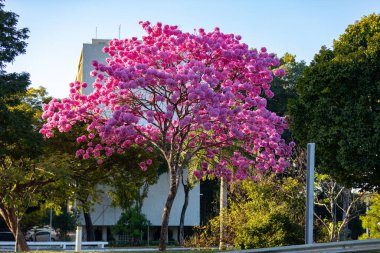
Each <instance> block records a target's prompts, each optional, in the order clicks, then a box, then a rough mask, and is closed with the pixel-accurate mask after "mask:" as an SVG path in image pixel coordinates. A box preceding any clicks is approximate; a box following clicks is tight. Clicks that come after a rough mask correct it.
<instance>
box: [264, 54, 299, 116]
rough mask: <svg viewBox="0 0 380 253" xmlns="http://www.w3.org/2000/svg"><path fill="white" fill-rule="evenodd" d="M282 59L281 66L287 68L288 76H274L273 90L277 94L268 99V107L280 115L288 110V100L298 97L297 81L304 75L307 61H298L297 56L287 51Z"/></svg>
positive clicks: (283, 114)
mask: <svg viewBox="0 0 380 253" xmlns="http://www.w3.org/2000/svg"><path fill="white" fill-rule="evenodd" d="M280 61H281V66H280V68H283V69H285V71H286V76H285V77H277V76H275V77H274V78H273V82H272V83H271V90H272V91H273V93H274V94H275V95H274V97H273V98H272V99H268V106H267V109H268V110H269V111H271V112H275V113H276V114H278V115H281V116H285V115H286V114H287V112H288V100H289V99H295V98H296V97H297V93H296V82H297V80H298V79H299V78H300V77H301V76H302V73H303V71H304V69H305V68H306V63H305V62H304V61H301V62H297V61H296V56H295V55H291V54H289V53H285V55H284V56H283V57H281V59H280Z"/></svg>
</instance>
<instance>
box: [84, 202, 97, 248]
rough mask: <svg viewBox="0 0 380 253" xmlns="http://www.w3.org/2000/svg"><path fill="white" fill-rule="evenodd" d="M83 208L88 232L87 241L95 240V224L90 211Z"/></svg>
mask: <svg viewBox="0 0 380 253" xmlns="http://www.w3.org/2000/svg"><path fill="white" fill-rule="evenodd" d="M82 209H83V217H84V221H85V223H86V234H87V241H88V242H93V241H95V231H94V225H93V224H92V219H91V215H90V212H89V211H86V210H85V209H84V208H82Z"/></svg>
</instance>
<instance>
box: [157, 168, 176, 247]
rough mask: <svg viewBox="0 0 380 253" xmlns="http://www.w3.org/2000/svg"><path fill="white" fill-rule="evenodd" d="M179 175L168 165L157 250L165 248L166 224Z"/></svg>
mask: <svg viewBox="0 0 380 253" xmlns="http://www.w3.org/2000/svg"><path fill="white" fill-rule="evenodd" d="M179 180H180V178H179V175H178V169H177V168H175V169H173V168H170V167H169V193H168V198H167V199H166V203H165V207H164V212H163V214H162V223H161V231H160V244H159V246H158V249H159V251H165V250H166V238H167V235H168V225H169V216H170V211H171V209H172V206H173V202H174V199H175V196H176V195H177V190H178V185H179Z"/></svg>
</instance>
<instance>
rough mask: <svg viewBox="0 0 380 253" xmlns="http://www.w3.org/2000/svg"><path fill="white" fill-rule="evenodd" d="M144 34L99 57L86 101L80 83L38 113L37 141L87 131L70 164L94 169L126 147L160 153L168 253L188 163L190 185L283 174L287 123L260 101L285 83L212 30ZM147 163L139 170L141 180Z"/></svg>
mask: <svg viewBox="0 0 380 253" xmlns="http://www.w3.org/2000/svg"><path fill="white" fill-rule="evenodd" d="M141 25H142V27H143V28H144V30H145V31H146V33H147V34H146V36H144V37H142V40H138V39H137V38H135V37H133V38H131V39H124V40H117V39H114V40H112V41H111V42H110V44H109V46H108V47H105V48H104V52H105V53H107V54H109V56H110V57H109V58H108V59H107V64H100V63H98V62H96V61H94V62H93V63H92V65H93V67H94V70H93V71H92V72H91V75H93V76H95V77H96V80H95V82H94V83H93V84H92V85H93V87H94V90H93V92H92V93H91V94H90V95H83V94H81V88H82V87H86V86H87V84H86V83H79V82H75V83H71V84H70V87H71V90H70V96H69V98H65V99H63V100H57V99H53V100H52V101H51V102H50V103H49V104H47V105H45V106H44V114H43V118H44V119H46V124H45V125H44V126H43V128H42V129H41V133H42V134H44V135H45V136H46V137H52V136H53V134H54V131H55V129H58V130H59V131H61V132H66V131H70V129H71V127H72V126H73V125H74V124H76V123H79V122H81V123H82V124H83V123H85V124H87V126H88V127H87V131H88V134H86V135H82V136H78V138H77V141H78V142H84V143H86V144H87V145H86V146H87V148H86V149H80V150H78V151H77V152H76V155H77V156H78V157H82V158H83V159H87V158H89V157H97V158H98V163H102V159H103V158H104V157H108V156H111V155H112V154H114V153H120V154H122V153H124V152H128V148H130V147H131V146H132V145H139V146H141V147H143V148H144V149H145V150H146V152H152V151H153V150H157V152H159V153H160V154H161V155H162V157H163V158H164V159H165V160H166V162H167V166H168V173H169V177H170V185H169V192H168V196H167V200H166V203H165V207H164V210H163V215H162V226H161V234H160V250H165V248H166V245H165V239H166V235H167V233H168V223H169V215H170V211H171V208H172V204H173V201H174V198H175V196H176V193H177V189H178V186H179V184H180V179H181V176H182V174H183V171H184V170H185V169H186V167H187V166H188V164H189V162H191V160H192V159H193V158H194V157H195V156H198V157H199V156H201V157H202V162H201V166H200V168H199V170H197V171H196V172H195V176H196V177H198V178H202V177H204V176H206V175H210V174H212V175H215V176H217V177H223V178H225V179H226V180H227V181H230V180H242V179H245V178H247V177H251V178H255V176H257V174H258V173H263V172H268V171H274V172H276V173H281V172H283V171H284V169H285V168H286V167H287V166H288V162H287V157H289V156H290V154H291V148H292V145H293V144H292V143H291V144H289V145H288V144H286V143H285V141H284V140H283V139H282V138H281V134H282V133H283V131H284V129H286V128H287V124H286V122H285V119H284V118H281V117H279V116H277V115H276V114H275V113H272V112H270V111H268V110H267V109H266V104H267V100H266V98H265V97H269V98H271V97H273V95H274V94H273V92H272V91H271V90H270V82H271V81H272V78H273V76H272V75H273V74H274V75H284V74H285V72H284V70H283V69H275V67H276V66H278V65H279V60H278V59H277V58H276V57H275V55H274V54H269V53H267V51H266V49H265V48H261V50H260V51H257V50H256V49H253V50H251V49H249V48H248V45H246V44H244V43H241V42H240V39H241V37H240V36H235V35H233V34H223V33H221V32H220V30H219V28H215V29H214V30H213V31H212V32H208V33H206V32H205V31H204V29H199V30H198V31H197V32H196V33H195V34H191V33H184V32H182V31H181V30H179V29H178V27H177V26H169V25H162V24H161V23H157V24H156V25H151V24H150V23H149V22H141ZM226 150H227V151H226ZM231 150H233V151H231ZM151 164H152V161H151V160H147V161H144V162H141V163H140V164H139V165H140V167H141V169H142V170H143V171H144V170H146V169H147V167H148V166H150V165H151Z"/></svg>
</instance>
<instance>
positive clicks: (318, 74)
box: [289, 14, 380, 188]
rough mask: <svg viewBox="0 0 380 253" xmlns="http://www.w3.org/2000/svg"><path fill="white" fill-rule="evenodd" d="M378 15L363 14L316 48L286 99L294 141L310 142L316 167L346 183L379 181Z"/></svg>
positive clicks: (365, 184)
mask: <svg viewBox="0 0 380 253" xmlns="http://www.w3.org/2000/svg"><path fill="white" fill-rule="evenodd" d="M379 27H380V16H379V15H376V14H372V15H369V16H367V17H363V18H362V19H361V20H360V21H359V22H357V23H355V24H353V25H350V26H349V27H348V28H347V29H346V32H345V33H344V34H343V35H341V36H340V37H339V39H338V40H335V41H334V47H333V49H328V48H326V47H322V48H321V50H320V51H319V53H318V54H316V55H315V57H314V60H313V61H312V63H311V64H310V66H309V67H307V68H306V70H305V71H304V74H303V76H302V78H300V79H299V80H298V82H297V87H296V88H297V93H298V99H297V100H294V101H292V102H291V103H290V104H289V110H290V115H291V123H292V124H291V131H292V134H293V136H294V137H295V138H296V139H297V141H298V143H299V144H300V145H303V146H305V145H306V143H307V142H315V143H316V146H317V149H316V158H317V162H316V164H317V170H318V171H319V172H321V173H326V174H329V175H332V176H333V177H334V178H336V179H337V181H338V182H339V183H341V184H343V185H345V186H348V187H365V188H378V187H379V186H380V168H379V163H380V159H379V158H378V156H379V154H380V114H379V110H380V108H379V104H380V96H379V94H380V74H379V73H380V43H379V38H380V30H379Z"/></svg>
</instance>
